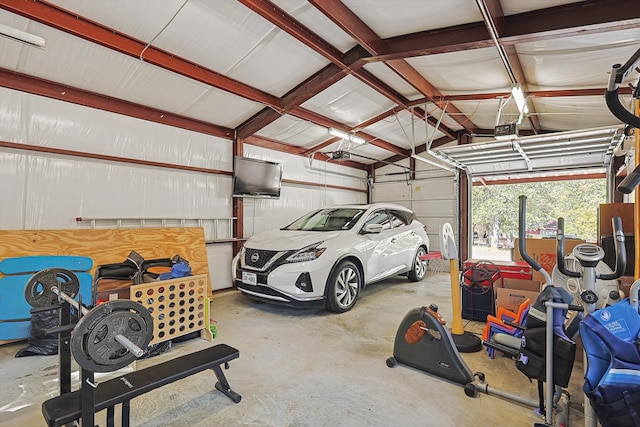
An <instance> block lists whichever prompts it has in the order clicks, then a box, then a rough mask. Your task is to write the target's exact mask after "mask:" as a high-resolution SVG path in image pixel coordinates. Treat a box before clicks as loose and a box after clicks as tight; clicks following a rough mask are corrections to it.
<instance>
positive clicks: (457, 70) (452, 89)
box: [407, 48, 511, 95]
mask: <svg viewBox="0 0 640 427" xmlns="http://www.w3.org/2000/svg"><path fill="white" fill-rule="evenodd" d="M407 62H408V63H409V64H411V65H412V66H413V67H414V68H415V69H416V70H417V71H418V72H419V73H420V74H422V76H424V78H426V79H427V80H428V81H429V83H431V84H432V85H433V86H435V87H437V88H438V89H439V90H440V92H442V93H443V94H447V95H451V94H457V93H469V92H470V91H484V92H488V91H508V90H510V88H511V80H509V76H508V75H507V72H506V71H505V68H504V65H503V64H502V61H501V60H500V57H499V55H498V51H497V49H495V48H484V49H474V50H466V51H462V52H447V53H442V54H438V55H428V56H420V57H415V58H407Z"/></svg>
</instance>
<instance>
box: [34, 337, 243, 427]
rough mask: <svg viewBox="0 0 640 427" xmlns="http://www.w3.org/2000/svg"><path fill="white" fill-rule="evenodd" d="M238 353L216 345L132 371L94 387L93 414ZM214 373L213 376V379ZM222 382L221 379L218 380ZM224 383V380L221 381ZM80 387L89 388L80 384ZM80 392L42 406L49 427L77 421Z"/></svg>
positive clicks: (222, 361)
mask: <svg viewBox="0 0 640 427" xmlns="http://www.w3.org/2000/svg"><path fill="white" fill-rule="evenodd" d="M239 356H240V352H239V351H238V350H236V349H235V348H233V347H230V346H228V345H226V344H218V345H215V346H213V347H209V348H206V349H204V350H200V351H197V352H194V353H191V354H186V355H184V356H180V357H176V358H175V359H171V360H168V361H166V362H163V363H160V364H157V365H154V366H149V367H147V368H144V369H141V370H138V371H134V372H132V373H130V374H126V375H123V376H121V377H117V378H113V379H110V380H108V381H105V382H103V383H100V384H98V386H97V387H96V389H95V411H94V412H96V413H97V412H99V411H101V410H103V409H106V408H110V407H113V406H115V405H117V404H120V403H123V402H125V401H128V400H131V399H133V398H134V397H136V396H140V395H141V394H144V393H147V392H149V391H151V390H154V389H156V388H158V387H162V386H164V385H166V384H169V383H172V382H174V381H177V380H180V379H183V378H186V377H188V376H190V375H193V374H197V373H198V372H201V371H204V370H205V369H214V370H216V369H218V370H219V367H220V365H222V364H223V363H227V362H229V361H230V360H233V359H237V358H238V357H239ZM217 374H218V372H216V375H217ZM218 380H220V381H222V380H224V377H223V378H218ZM225 382H226V380H225ZM83 387H90V386H89V385H87V384H84V385H83ZM80 401H81V390H76V391H74V392H71V393H65V394H63V395H60V396H57V397H54V398H52V399H49V400H47V401H45V402H44V403H43V404H42V415H44V419H45V420H46V422H47V425H49V426H50V427H55V426H61V425H64V424H67V423H71V422H73V421H75V420H78V419H80V418H81V415H82V408H81V405H80Z"/></svg>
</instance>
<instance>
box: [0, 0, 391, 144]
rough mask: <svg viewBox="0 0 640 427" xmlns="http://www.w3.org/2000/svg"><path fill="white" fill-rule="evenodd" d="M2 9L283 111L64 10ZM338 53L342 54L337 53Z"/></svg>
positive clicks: (11, 4)
mask: <svg viewBox="0 0 640 427" xmlns="http://www.w3.org/2000/svg"><path fill="white" fill-rule="evenodd" d="M0 8H2V9H5V10H7V11H10V12H12V13H15V14H18V15H20V16H24V17H25V18H28V19H32V20H34V21H37V22H40V23H42V24H44V25H48V26H50V27H53V28H56V29H58V30H61V31H64V32H66V33H69V34H72V35H74V36H76V37H80V38H83V39H85V40H88V41H91V42H93V43H97V44H100V45H102V46H105V47H107V48H110V49H113V50H116V51H118V52H120V53H122V54H125V55H128V56H132V57H135V58H140V57H141V55H142V54H143V52H144V56H143V57H142V58H143V60H144V61H145V62H148V63H151V64H154V65H156V66H158V67H161V68H164V69H166V70H169V71H172V72H175V73H177V74H181V75H184V76H185V77H188V78H192V79H194V80H197V81H200V82H202V83H205V84H208V85H210V86H213V87H216V88H218V89H221V90H224V91H226V92H229V93H232V94H234V95H237V96H240V97H242V98H245V99H249V100H252V101H256V102H260V103H262V104H265V105H267V106H269V107H270V108H274V109H276V110H277V111H281V110H282V105H281V100H280V99H279V98H277V97H275V96H273V95H270V94H268V93H266V92H263V91H261V90H259V89H256V88H254V87H251V86H249V85H246V84H244V83H241V82H239V81H237V80H234V79H231V78H229V77H226V76H224V75H222V74H219V73H217V72H215V71H212V70H208V69H206V68H203V67H202V66H200V65H198V64H195V63H192V62H190V61H188V60H186V59H183V58H180V57H178V56H176V55H173V54H171V53H170V52H165V51H163V50H161V49H158V48H155V47H154V46H150V45H147V44H146V43H144V42H142V41H140V40H137V39H134V38H133V37H130V36H128V35H126V34H122V33H120V32H118V31H115V30H114V29H111V28H109V27H106V26H104V25H101V24H99V23H96V22H93V21H90V20H88V19H86V18H83V17H81V16H78V15H74V14H72V13H70V12H68V11H66V10H64V9H61V8H58V7H57V6H55V5H52V4H49V3H44V2H33V1H29V0H12V1H5V2H2V3H0ZM312 38H313V37H310V38H309V39H308V40H307V41H308V42H311V39H312ZM323 51H324V52H325V53H326V54H327V55H329V56H331V52H332V50H331V48H330V47H324V48H323ZM336 52H337V53H338V54H339V52H338V51H337V50H336ZM343 65H344V64H343ZM293 115H296V116H297V117H301V118H304V117H307V116H309V115H312V116H313V114H312V113H311V112H308V114H307V112H306V110H304V109H298V111H297V112H296V114H293ZM314 117H316V120H318V119H319V118H320V117H319V116H318V115H315V116H314ZM320 119H321V118H320ZM325 119H326V118H325ZM326 120H329V119H326ZM339 127H342V128H344V125H342V124H340V126H339ZM378 143H379V144H380V145H381V146H383V147H389V148H390V146H391V144H388V143H387V144H384V143H383V142H382V141H378ZM394 147H395V146H394ZM398 150H402V149H401V148H400V147H396V149H392V150H390V151H391V152H393V153H398Z"/></svg>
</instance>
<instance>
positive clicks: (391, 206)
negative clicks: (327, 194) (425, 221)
mask: <svg viewBox="0 0 640 427" xmlns="http://www.w3.org/2000/svg"><path fill="white" fill-rule="evenodd" d="M345 208H355V209H365V210H368V209H379V208H387V209H396V210H402V211H406V212H412V210H411V209H409V208H408V207H406V206H402V205H396V204H394V203H369V204H359V205H358V204H355V205H354V204H349V205H333V206H325V207H324V208H322V209H345Z"/></svg>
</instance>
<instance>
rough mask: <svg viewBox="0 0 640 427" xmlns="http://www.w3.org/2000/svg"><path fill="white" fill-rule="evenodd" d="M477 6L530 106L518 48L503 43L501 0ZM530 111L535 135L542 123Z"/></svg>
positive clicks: (487, 0) (479, 1)
mask: <svg viewBox="0 0 640 427" xmlns="http://www.w3.org/2000/svg"><path fill="white" fill-rule="evenodd" d="M476 4H477V5H478V9H480V13H481V14H482V19H483V20H484V24H485V25H486V27H487V31H488V32H489V35H490V36H491V40H493V43H494V45H495V48H496V49H497V51H498V55H499V56H500V59H501V60H502V63H503V65H504V68H505V70H506V71H507V74H508V75H509V79H510V80H511V84H512V85H515V84H519V85H520V86H521V88H522V91H523V93H524V96H525V102H526V103H527V104H529V102H528V101H527V100H526V99H527V96H528V94H527V92H528V91H529V85H528V84H527V81H526V78H525V76H524V71H523V70H522V65H521V64H520V58H519V57H518V53H517V52H516V48H515V46H513V45H511V46H504V45H503V44H502V42H501V37H502V32H503V30H504V25H505V15H504V11H503V10H502V5H501V4H500V0H476ZM528 109H529V111H530V112H531V115H528V116H527V119H528V120H529V124H530V125H531V129H533V132H534V133H538V132H539V131H540V121H539V120H538V117H537V116H536V115H535V114H536V113H535V109H534V108H533V106H532V105H528Z"/></svg>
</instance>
